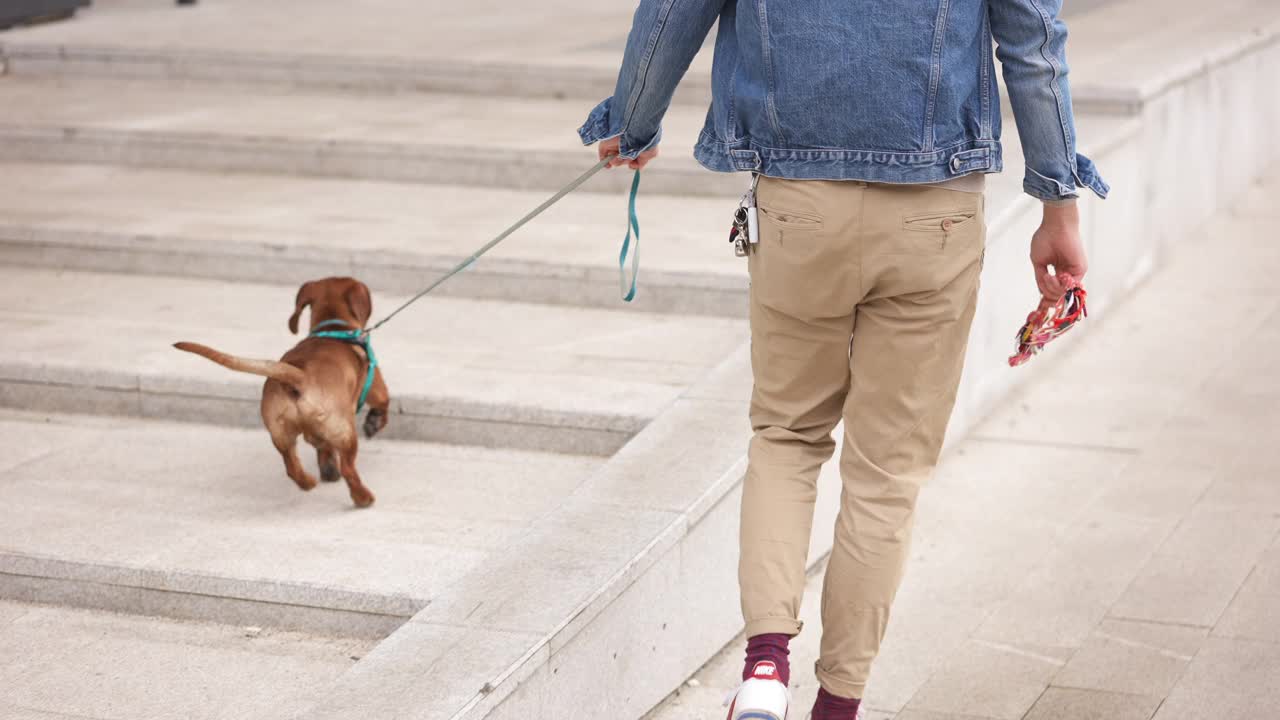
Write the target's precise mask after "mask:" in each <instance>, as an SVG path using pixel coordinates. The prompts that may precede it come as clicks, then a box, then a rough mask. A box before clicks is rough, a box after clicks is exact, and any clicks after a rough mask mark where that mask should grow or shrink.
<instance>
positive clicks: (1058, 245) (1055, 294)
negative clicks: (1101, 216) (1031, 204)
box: [1031, 202, 1089, 307]
mask: <svg viewBox="0 0 1280 720" xmlns="http://www.w3.org/2000/svg"><path fill="white" fill-rule="evenodd" d="M1050 265H1052V266H1053V272H1050V271H1049V266H1050ZM1031 266H1032V268H1033V269H1034V270H1035V274H1036V287H1038V288H1040V297H1041V301H1040V305H1041V307H1047V306H1048V305H1052V304H1053V303H1056V302H1058V300H1060V299H1061V298H1062V296H1063V294H1064V293H1066V291H1067V289H1066V287H1064V286H1063V284H1062V281H1061V280H1059V279H1058V277H1057V274H1056V273H1069V274H1070V275H1072V276H1073V277H1074V278H1075V279H1076V280H1081V279H1083V278H1084V274H1085V273H1086V272H1088V270H1089V260H1088V258H1086V257H1085V254H1084V246H1083V245H1082V244H1081V242H1080V210H1079V209H1078V208H1077V207H1076V203H1074V202H1073V203H1066V204H1063V205H1049V204H1047V203H1046V204H1045V206H1044V217H1043V219H1042V220H1041V221H1040V228H1039V229H1038V230H1036V232H1035V234H1034V235H1032V236H1031Z"/></svg>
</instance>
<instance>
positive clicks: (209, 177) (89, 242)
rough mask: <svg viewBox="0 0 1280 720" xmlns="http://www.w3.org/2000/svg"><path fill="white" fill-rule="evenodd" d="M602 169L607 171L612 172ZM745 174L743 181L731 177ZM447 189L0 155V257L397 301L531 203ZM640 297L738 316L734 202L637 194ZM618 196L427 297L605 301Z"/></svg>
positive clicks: (547, 227) (524, 236) (553, 212)
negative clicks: (334, 282) (347, 288)
mask: <svg viewBox="0 0 1280 720" xmlns="http://www.w3.org/2000/svg"><path fill="white" fill-rule="evenodd" d="M614 172H617V171H614ZM739 180H741V181H742V182H743V183H745V182H746V178H745V176H744V177H742V178H739ZM546 197H547V193H545V192H537V191H518V190H502V189H484V190H481V189H477V188H467V187H455V186H448V185H416V184H406V183H386V182H373V181H363V182H352V181H349V180H336V179H325V178H288V177H279V176H266V175H250V174H226V173H200V172H190V171H178V170H157V169H150V168H131V167H121V166H109V165H105V166H104V165H63V164H23V163H10V164H0V263H7V264H21V265H28V266H35V267H49V268H57V269H73V270H96V271H110V272H128V273H144V274H168V275H182V276H188V277H203V278H209V279H222V280H235V281H243V282H263V283H273V284H296V283H301V282H303V281H305V280H309V279H312V278H316V277H323V276H326V275H346V274H349V275H353V276H355V277H359V278H361V279H363V280H364V281H365V282H367V283H369V284H370V285H371V286H372V287H375V288H377V289H378V290H380V291H382V292H388V293H394V294H406V293H407V294H411V293H414V292H416V291H418V290H419V289H421V288H422V287H424V286H426V285H427V284H428V283H430V282H431V281H433V280H435V279H436V278H437V277H439V276H440V275H441V273H442V272H444V271H446V270H447V269H450V268H452V267H454V266H455V265H456V264H457V263H458V262H459V261H460V260H461V259H462V258H465V257H466V256H467V255H469V254H470V253H471V252H473V251H474V250H475V249H476V248H477V247H479V246H480V245H481V244H482V243H484V242H485V241H487V240H488V239H489V238H491V237H493V236H494V235H496V234H497V233H498V232H499V231H501V230H503V229H504V228H505V227H506V226H507V225H508V224H509V223H511V222H512V221H514V220H515V219H517V218H518V217H520V216H522V215H523V214H524V213H525V212H527V211H528V210H530V209H532V208H533V207H536V206H537V205H538V204H539V203H541V202H542V201H543V200H545V199H546ZM638 207H639V213H640V223H641V232H642V238H643V252H642V254H641V259H642V271H641V276H640V286H639V294H638V295H637V298H636V300H635V302H634V303H632V304H630V305H627V306H626V307H627V308H628V309H631V308H637V309H641V310H648V311H655V312H679V313H696V314H708V315H720V316H726V317H735V318H740V317H742V315H743V313H744V312H745V307H746V291H747V279H746V263H745V262H743V261H742V260H741V259H740V258H735V257H734V256H733V253H732V252H731V250H730V247H729V244H728V242H726V235H727V232H726V228H727V226H728V215H729V212H730V211H731V210H732V208H733V207H734V202H733V201H725V200H720V199H708V198H688V197H675V196H667V195H657V194H652V193H648V192H644V193H642V195H641V197H640V201H639V206H638ZM625 218H626V197H625V195H624V194H623V193H615V194H607V193H605V194H600V193H583V192H579V193H574V194H572V195H570V196H568V197H566V198H565V199H564V200H562V201H561V202H560V203H559V204H558V205H556V206H554V207H552V208H551V209H550V210H548V211H547V213H546V214H545V215H543V216H541V217H540V218H538V219H537V220H535V221H534V222H532V223H531V224H529V225H527V226H525V227H524V228H523V229H522V230H520V232H519V233H518V234H517V235H515V236H513V237H511V238H510V239H509V240H507V241H506V242H505V243H504V244H502V245H500V246H498V247H497V248H495V249H494V251H493V252H491V253H490V254H488V255H486V256H485V258H484V260H482V261H481V262H480V263H478V264H476V265H474V266H472V267H471V268H469V269H468V271H467V272H466V273H463V274H462V275H460V276H457V277H456V278H455V279H454V280H452V281H450V282H448V283H446V284H445V285H443V286H441V288H440V291H439V292H440V293H441V294H446V295H451V296H457V297H469V298H488V299H499V300H510V301H521V302H539V303H557V304H570V305H581V306H589V307H619V306H621V303H619V301H618V298H619V276H618V267H617V262H618V247H619V245H620V243H621V242H622V233H623V231H624V227H625Z"/></svg>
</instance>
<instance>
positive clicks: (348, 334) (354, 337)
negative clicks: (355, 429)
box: [307, 320, 378, 412]
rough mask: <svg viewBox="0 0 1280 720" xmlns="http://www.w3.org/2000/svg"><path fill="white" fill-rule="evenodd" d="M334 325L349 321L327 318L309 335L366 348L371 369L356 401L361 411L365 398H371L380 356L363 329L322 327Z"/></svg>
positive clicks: (344, 325)
mask: <svg viewBox="0 0 1280 720" xmlns="http://www.w3.org/2000/svg"><path fill="white" fill-rule="evenodd" d="M334 325H337V326H341V327H346V326H347V322H346V321H345V320H325V321H324V322H322V323H319V324H318V325H316V326H315V327H314V328H312V330H311V334H309V335H308V336H307V337H313V338H323V339H325V340H338V341H340V342H344V343H347V344H348V345H359V346H360V347H361V348H363V349H364V354H365V357H367V358H369V371H368V372H367V373H365V377H364V387H363V388H362V389H361V390H360V399H359V400H358V401H357V402H356V412H360V410H361V409H363V408H364V402H365V400H368V399H369V390H370V389H371V388H372V387H373V375H374V372H376V371H377V369H378V357H377V356H376V355H374V354H373V345H371V344H369V334H368V333H367V332H365V331H363V330H321V329H320V328H323V327H330V326H334Z"/></svg>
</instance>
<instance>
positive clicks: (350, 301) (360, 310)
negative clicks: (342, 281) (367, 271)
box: [344, 280, 373, 327]
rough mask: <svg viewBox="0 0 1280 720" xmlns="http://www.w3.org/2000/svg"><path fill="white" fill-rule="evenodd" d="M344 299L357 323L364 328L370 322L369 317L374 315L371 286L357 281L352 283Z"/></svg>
mask: <svg viewBox="0 0 1280 720" xmlns="http://www.w3.org/2000/svg"><path fill="white" fill-rule="evenodd" d="M344 297H346V299H347V307H349V308H351V314H352V315H353V316H354V317H355V319H356V322H357V323H358V324H359V325H360V327H364V324H365V323H367V322H369V316H371V315H373V297H372V296H371V295H370V294H369V286H368V285H365V284H364V283H362V282H360V281H359V280H356V281H354V282H352V283H351V287H349V288H347V292H346V295H345V296H344Z"/></svg>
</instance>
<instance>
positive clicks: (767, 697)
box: [724, 661, 791, 720]
mask: <svg viewBox="0 0 1280 720" xmlns="http://www.w3.org/2000/svg"><path fill="white" fill-rule="evenodd" d="M790 702H791V693H790V691H788V690H787V686H786V685H783V684H782V680H781V679H780V678H779V677H778V668H777V666H776V665H774V664H773V663H771V662H767V661H765V662H758V663H756V667H755V669H754V670H753V671H752V672H751V677H749V678H747V679H746V680H745V681H743V683H742V684H741V685H739V686H738V689H737V690H735V691H734V692H732V693H730V694H729V697H727V698H725V700H724V704H725V705H727V706H729V718H728V720H787V706H788V705H789V704H790Z"/></svg>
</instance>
